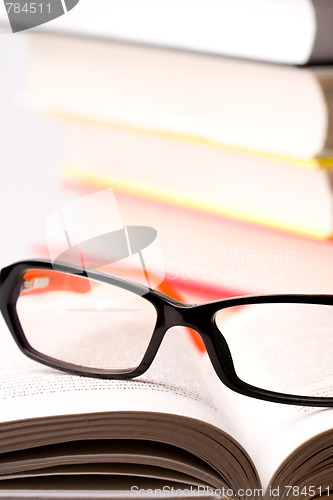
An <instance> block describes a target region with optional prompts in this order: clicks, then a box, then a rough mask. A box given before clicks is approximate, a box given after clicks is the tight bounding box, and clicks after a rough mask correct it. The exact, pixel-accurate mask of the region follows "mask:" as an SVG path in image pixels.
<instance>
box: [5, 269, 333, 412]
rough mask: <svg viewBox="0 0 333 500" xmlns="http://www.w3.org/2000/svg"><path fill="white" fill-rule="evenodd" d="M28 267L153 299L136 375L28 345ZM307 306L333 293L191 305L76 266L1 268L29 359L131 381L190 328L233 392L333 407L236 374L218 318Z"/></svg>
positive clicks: (15, 330) (330, 401)
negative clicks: (233, 310) (227, 312)
mask: <svg viewBox="0 0 333 500" xmlns="http://www.w3.org/2000/svg"><path fill="white" fill-rule="evenodd" d="M29 269H46V270H53V271H57V272H62V273H66V274H70V275H73V276H77V277H83V278H89V279H93V280H96V281H100V282H102V283H106V284H110V285H114V286H118V287H120V288H123V289H125V290H127V291H130V292H132V293H134V294H136V295H140V296H141V297H143V298H144V299H146V300H148V301H149V302H150V303H151V304H152V305H153V306H154V308H155V310H156V313H157V319H156V324H155V329H154V332H153V334H152V337H151V340H150V343H149V345H148V348H147V351H146V353H145V354H144V356H143V358H142V360H141V363H140V364H139V366H138V367H137V368H135V369H134V370H132V371H124V370H116V371H112V372H110V371H108V370H104V369H93V368H86V367H84V368H83V367H82V369H80V368H79V367H78V366H76V365H73V364H71V363H68V362H63V361H60V360H56V359H54V358H52V357H49V356H47V355H43V354H42V353H39V352H38V351H36V350H35V349H33V348H32V347H31V346H30V344H29V343H28V341H27V339H26V337H25V335H24V332H23V330H22V327H21V324H20V321H19V318H18V315H17V311H16V301H17V298H18V296H19V294H20V284H21V282H22V281H21V278H22V276H23V275H24V274H25V273H26V272H27V271H28V270H29ZM272 303H303V304H318V305H329V306H333V295H309V294H281V295H250V296H242V297H232V298H227V299H223V300H219V301H214V302H208V303H204V304H186V303H183V302H180V301H179V300H176V299H174V298H172V297H169V296H168V295H165V294H163V293H161V292H159V291H156V290H152V289H149V288H146V287H144V286H143V285H140V284H137V283H134V282H131V281H127V280H124V279H122V278H119V277H116V276H112V275H109V274H106V273H103V272H100V271H97V270H92V269H89V270H88V269H82V268H80V267H77V266H73V265H68V264H63V263H58V262H57V263H54V262H53V263H52V262H48V261H40V260H29V261H22V262H17V263H15V264H12V265H9V266H7V267H5V268H3V269H2V270H1V274H0V310H1V312H2V315H3V317H4V319H5V321H6V323H7V326H8V328H9V330H10V332H11V334H12V336H13V338H14V340H15V342H16V344H17V345H18V347H19V349H20V350H21V351H22V352H23V353H24V354H25V355H26V356H28V357H29V358H31V359H33V360H35V361H38V362H40V363H43V364H44V365H47V366H50V367H52V368H56V369H59V370H62V371H65V372H69V373H72V374H76V375H82V376H87V377H95V378H104V379H118V380H121V379H131V378H135V377H138V376H139V375H142V374H143V373H144V372H145V371H146V370H147V369H148V368H149V367H150V365H151V364H152V362H153V360H154V357H155V355H156V353H157V351H158V348H159V346H160V344H161V342H162V340H163V338H164V335H165V334H166V332H167V331H168V330H169V328H172V327H173V326H183V327H186V328H191V329H193V330H195V331H197V332H198V333H199V335H200V336H201V338H202V339H203V342H204V344H205V347H206V350H207V353H208V355H209V358H210V360H211V363H212V365H213V368H214V370H215V372H216V374H217V376H218V377H219V378H220V380H221V382H223V384H225V385H226V386H227V387H229V389H231V390H233V391H235V392H237V393H239V394H242V395H244V396H249V397H252V398H256V399H262V400H266V401H270V402H275V403H283V404H292V405H300V406H313V407H332V406H333V398H325V397H313V396H297V395H291V394H283V393H279V392H274V391H269V390H266V389H261V388H258V387H255V386H253V385H251V384H248V383H246V382H244V381H243V380H241V379H240V378H239V377H238V375H237V374H236V371H235V368H234V364H233V360H232V356H231V353H230V350H229V347H228V344H227V342H226V340H225V338H224V337H223V333H222V332H221V331H220V330H219V329H218V328H217V325H216V323H215V321H214V316H215V314H216V313H217V312H218V311H221V309H226V308H229V307H235V306H241V305H249V304H272Z"/></svg>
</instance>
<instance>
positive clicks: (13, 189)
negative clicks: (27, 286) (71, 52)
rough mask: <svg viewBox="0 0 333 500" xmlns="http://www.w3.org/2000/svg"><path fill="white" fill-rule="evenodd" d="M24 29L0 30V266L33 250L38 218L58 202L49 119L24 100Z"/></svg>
mask: <svg viewBox="0 0 333 500" xmlns="http://www.w3.org/2000/svg"><path fill="white" fill-rule="evenodd" d="M28 64H29V54H28V47H27V35H26V34H22V33H17V34H12V33H8V32H7V33H6V32H5V31H4V30H2V31H1V32H0V162H1V166H0V169H1V170H0V172H1V182H0V186H1V196H0V223H1V225H0V230H1V246H0V267H3V266H4V265H7V264H9V263H11V262H14V261H16V260H19V259H25V258H28V257H33V256H36V257H37V256H38V255H37V254H36V250H35V249H34V246H35V244H39V243H42V244H43V243H44V242H45V239H44V238H45V236H44V224H45V219H46V217H47V216H48V214H49V213H51V212H52V211H53V210H55V209H56V208H57V207H58V205H59V203H60V197H59V193H58V186H57V179H56V173H55V172H56V167H57V165H58V164H59V161H60V160H61V158H62V152H61V142H60V140H59V134H58V129H57V126H56V124H55V123H52V122H51V121H50V120H49V119H47V118H46V117H44V116H43V115H42V113H41V112H40V111H39V110H36V109H32V108H29V107H28V106H27V104H26V102H27V100H26V96H25V88H26V87H25V85H26V78H27V68H28Z"/></svg>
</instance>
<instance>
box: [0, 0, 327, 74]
mask: <svg viewBox="0 0 333 500" xmlns="http://www.w3.org/2000/svg"><path fill="white" fill-rule="evenodd" d="M66 3H67V2H66ZM71 5H73V4H72V3H70V4H69V6H67V7H68V8H70V7H71ZM0 15H1V14H0ZM2 17H3V18H5V14H3V16H2ZM332 23H333V7H332V2H331V1H330V0H292V1H290V0H269V1H267V2H262V1H261V0H233V1H230V0H219V1H215V0H199V1H196V2H191V3H189V2H188V1H186V0H177V1H175V0H173V1H170V0H140V1H133V0H97V1H96V0H82V1H80V2H79V3H78V4H77V5H76V7H75V11H74V10H73V12H71V13H70V14H68V15H66V16H63V17H61V18H59V19H55V20H54V21H52V22H49V23H47V24H46V25H44V26H42V29H45V30H48V31H50V30H54V31H57V32H60V33H72V34H78V35H84V36H90V37H91V36H93V37H104V38H111V39H112V38H113V39H120V40H130V41H133V42H141V43H144V44H151V45H159V46H167V47H175V48H182V49H186V50H191V51H196V52H207V53H213V54H222V55H226V56H232V57H241V58H250V59H258V60H264V61H272V62H277V63H285V64H308V63H310V64H313V63H318V62H321V63H324V62H332V61H333V34H332V29H331V27H332Z"/></svg>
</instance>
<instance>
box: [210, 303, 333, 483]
mask: <svg viewBox="0 0 333 500" xmlns="http://www.w3.org/2000/svg"><path fill="white" fill-rule="evenodd" d="M271 306H272V304H267V307H264V308H257V309H256V310H255V309H254V308H253V309H251V308H249V309H246V308H239V310H238V311H237V312H236V313H235V314H234V315H230V316H229V318H225V322H224V327H223V333H224V334H226V337H227V342H228V344H229V347H230V350H231V352H232V353H233V352H236V353H237V348H239V347H240V349H239V352H240V353H241V356H240V357H239V356H238V357H237V356H236V358H237V362H236V363H235V368H236V371H237V368H238V371H239V376H240V377H242V378H243V380H246V379H245V377H246V376H249V377H250V376H251V377H252V379H250V380H246V381H248V382H249V383H252V384H253V385H256V386H259V387H263V388H266V389H271V390H280V392H285V393H289V394H300V395H316V396H325V395H327V396H330V397H332V393H333V386H332V373H333V372H332V363H331V355H330V353H331V352H332V348H333V344H332V342H333V331H332V330H333V327H332V325H333V322H332V319H333V307H332V306H312V307H311V306H310V307H311V309H309V308H306V306H305V305H304V304H300V307H299V308H298V309H297V308H295V307H293V306H294V305H293V304H282V305H281V306H280V307H278V308H276V307H271ZM273 306H275V305H274V304H273ZM297 306H298V304H297ZM305 308H306V310H307V312H306V311H305ZM258 324H259V325H260V327H259V328H258ZM221 330H222V326H221ZM330 346H331V348H330ZM306 348H307V349H306ZM311 356H312V359H311ZM313 359H315V362H313ZM246 365H248V367H247V366H246ZM249 367H250V368H251V370H250V368H249ZM250 372H251V373H250ZM212 377H213V378H215V375H212ZM224 397H225V398H226V401H228V403H229V406H230V407H231V409H232V411H233V412H234V413H235V418H237V419H238V421H240V425H239V428H238V434H237V435H236V438H237V439H238V440H239V441H240V442H241V443H242V444H243V446H244V447H245V448H246V449H247V451H248V452H249V453H250V455H251V457H252V459H253V460H254V462H255V464H256V466H257V468H258V471H259V474H260V477H261V480H262V484H263V486H264V487H267V485H268V483H269V481H270V479H271V477H272V476H273V474H274V472H275V471H276V469H277V468H278V467H279V465H280V464H281V463H282V462H283V461H284V460H285V459H286V458H287V457H288V456H289V454H290V453H292V452H293V451H294V450H295V449H296V448H297V447H298V446H300V445H301V444H302V443H304V442H305V441H307V440H309V439H310V438H312V437H313V436H316V435H318V434H320V433H322V432H324V431H327V430H330V429H331V428H332V409H328V408H311V407H302V406H294V405H285V404H278V403H270V402H267V401H261V400H256V399H253V398H249V397H244V396H241V395H238V394H235V393H234V392H232V391H226V392H225V393H224ZM215 399H216V398H215ZM240 415H242V416H243V418H240ZM245 415H246V417H245V418H244V416H245Z"/></svg>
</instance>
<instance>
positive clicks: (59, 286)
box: [21, 269, 206, 352]
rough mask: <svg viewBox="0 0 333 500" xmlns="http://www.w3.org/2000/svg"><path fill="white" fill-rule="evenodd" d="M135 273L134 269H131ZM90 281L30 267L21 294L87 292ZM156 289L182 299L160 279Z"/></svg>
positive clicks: (194, 335)
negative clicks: (61, 291)
mask: <svg viewBox="0 0 333 500" xmlns="http://www.w3.org/2000/svg"><path fill="white" fill-rule="evenodd" d="M131 273H132V274H135V270H131ZM92 283H93V282H91V281H89V280H85V279H79V278H78V277H77V276H73V275H71V274H65V273H61V272H57V271H54V270H48V269H30V270H29V271H27V272H26V273H25V275H24V279H23V287H22V291H21V295H25V294H29V295H30V294H40V293H44V292H46V291H47V292H50V291H56V290H64V289H66V290H71V291H73V292H76V293H87V292H89V291H90V290H91V286H92ZM157 288H158V290H159V291H160V292H162V293H164V294H165V295H168V296H169V297H173V298H174V299H177V300H180V301H181V300H182V298H181V297H180V296H179V294H178V292H177V291H176V290H175V289H174V288H173V287H172V286H171V285H170V283H168V282H167V281H162V283H160V284H159V285H158V287H157ZM188 331H189V333H190V335H191V338H192V340H193V342H194V344H195V345H196V347H197V348H198V350H199V351H200V352H204V351H205V350H206V349H205V345H204V343H203V340H202V338H201V336H200V335H199V334H198V333H197V332H196V331H194V330H190V329H189V330H188Z"/></svg>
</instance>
